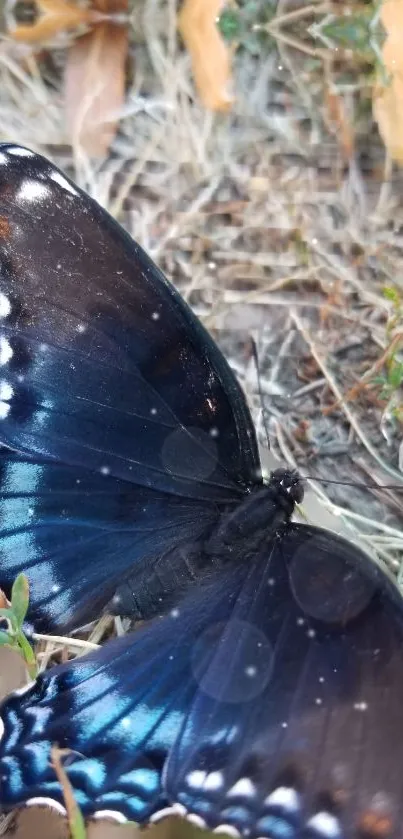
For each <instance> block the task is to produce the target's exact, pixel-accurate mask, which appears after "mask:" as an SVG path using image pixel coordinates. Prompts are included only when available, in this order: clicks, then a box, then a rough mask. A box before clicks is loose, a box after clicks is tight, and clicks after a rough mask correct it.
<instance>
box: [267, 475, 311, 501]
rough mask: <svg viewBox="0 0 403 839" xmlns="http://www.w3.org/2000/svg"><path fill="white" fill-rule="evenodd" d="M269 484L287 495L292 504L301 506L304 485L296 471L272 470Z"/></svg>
mask: <svg viewBox="0 0 403 839" xmlns="http://www.w3.org/2000/svg"><path fill="white" fill-rule="evenodd" d="M270 483H271V485H272V486H276V487H278V488H279V489H281V490H282V491H283V492H284V491H285V493H286V494H287V496H288V498H290V499H291V501H293V502H294V504H301V502H302V501H303V498H304V483H303V479H302V478H301V475H300V474H299V472H297V470H296V469H274V471H273V472H271V473H270Z"/></svg>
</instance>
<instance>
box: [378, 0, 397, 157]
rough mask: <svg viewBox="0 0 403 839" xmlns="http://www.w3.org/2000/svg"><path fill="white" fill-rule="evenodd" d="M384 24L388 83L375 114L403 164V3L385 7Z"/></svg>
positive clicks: (392, 0)
mask: <svg viewBox="0 0 403 839" xmlns="http://www.w3.org/2000/svg"><path fill="white" fill-rule="evenodd" d="M380 17H381V21H382V23H383V26H384V27H385V31H386V33H387V39H386V41H385V43H384V45H383V48H382V59H383V63H384V67H385V69H386V70H387V72H388V73H389V79H387V80H386V81H385V80H383V79H379V81H378V84H377V85H376V87H375V90H374V98H373V112H374V117H375V119H376V121H377V123H378V128H379V132H380V134H381V137H382V139H383V142H384V143H385V146H386V148H387V149H388V152H389V154H390V156H391V157H392V159H393V160H396V161H397V162H399V163H403V50H402V41H403V3H402V0H387V2H385V3H383V4H382V7H381V13H380Z"/></svg>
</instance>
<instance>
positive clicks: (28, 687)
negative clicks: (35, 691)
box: [11, 682, 35, 696]
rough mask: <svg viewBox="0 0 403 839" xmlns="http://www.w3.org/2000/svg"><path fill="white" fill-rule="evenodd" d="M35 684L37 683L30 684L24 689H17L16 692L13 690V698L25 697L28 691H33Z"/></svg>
mask: <svg viewBox="0 0 403 839" xmlns="http://www.w3.org/2000/svg"><path fill="white" fill-rule="evenodd" d="M34 684H35V682H28V684H27V685H23V686H22V688H17V689H16V690H13V692H12V694H11V695H12V696H24V693H28V691H29V690H31V688H32V687H33V685H34Z"/></svg>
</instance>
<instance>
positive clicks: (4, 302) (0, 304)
mask: <svg viewBox="0 0 403 839" xmlns="http://www.w3.org/2000/svg"><path fill="white" fill-rule="evenodd" d="M10 312H11V303H10V301H9V299H8V297H7V295H6V294H3V292H2V291H0V318H6V317H7V315H9V314H10Z"/></svg>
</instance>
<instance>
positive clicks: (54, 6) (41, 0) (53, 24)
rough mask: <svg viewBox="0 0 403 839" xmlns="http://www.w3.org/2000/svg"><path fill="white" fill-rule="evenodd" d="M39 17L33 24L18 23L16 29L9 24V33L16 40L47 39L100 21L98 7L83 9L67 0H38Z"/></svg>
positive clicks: (34, 41)
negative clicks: (66, 0)
mask: <svg viewBox="0 0 403 839" xmlns="http://www.w3.org/2000/svg"><path fill="white" fill-rule="evenodd" d="M36 11H37V13H38V17H37V19H36V20H34V21H33V23H32V24H28V25H27V24H17V25H16V27H15V29H13V28H11V27H10V26H9V28H8V34H9V35H11V37H12V38H14V40H15V41H28V42H29V43H36V42H37V41H47V40H49V39H50V38H53V37H54V36H55V35H57V34H58V33H59V32H66V31H67V30H69V29H77V27H79V26H83V25H87V26H88V25H91V24H94V23H96V22H97V21H99V19H100V14H99V11H98V10H97V9H82V8H80V7H79V6H77V5H75V4H74V3H66V2H65V0H36Z"/></svg>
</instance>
